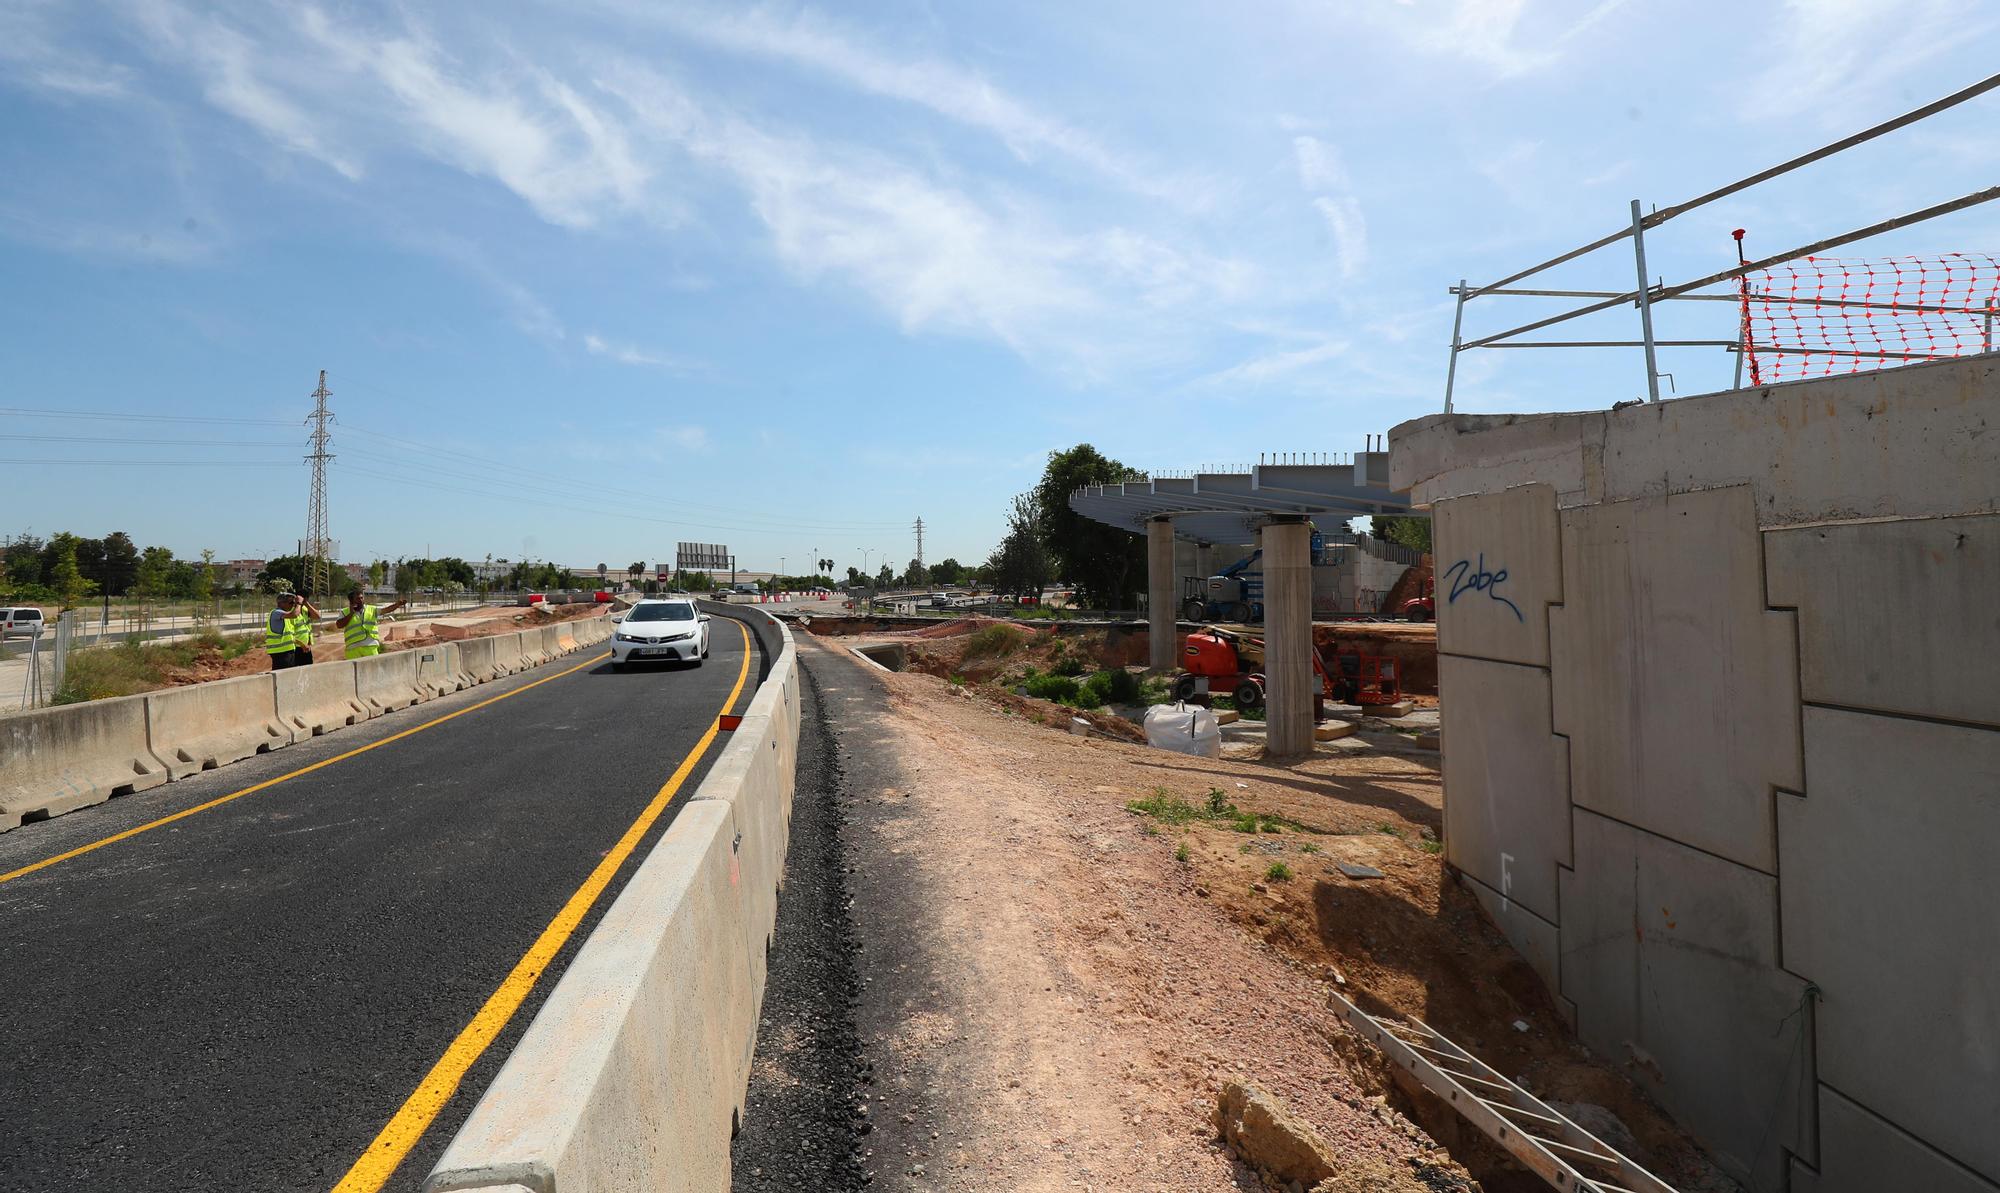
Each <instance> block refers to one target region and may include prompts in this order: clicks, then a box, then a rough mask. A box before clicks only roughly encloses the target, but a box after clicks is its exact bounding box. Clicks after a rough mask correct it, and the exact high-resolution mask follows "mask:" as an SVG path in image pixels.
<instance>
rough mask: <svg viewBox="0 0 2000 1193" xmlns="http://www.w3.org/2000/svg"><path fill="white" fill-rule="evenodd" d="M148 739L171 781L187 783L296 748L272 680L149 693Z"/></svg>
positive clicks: (258, 677)
mask: <svg viewBox="0 0 2000 1193" xmlns="http://www.w3.org/2000/svg"><path fill="white" fill-rule="evenodd" d="M140 699H141V700H144V701H145V702H146V736H147V742H148V746H149V748H150V749H151V750H152V752H153V755H154V757H156V758H158V759H159V760H160V761H161V762H163V763H165V764H166V768H167V776H168V777H169V778H172V779H184V778H186V777H187V776H189V775H192V774H195V773H196V772H198V771H205V770H214V769H215V768H216V767H218V766H228V765H229V764H230V763H232V762H241V761H242V760H243V759H245V758H249V757H251V756H252V755H255V754H264V753H269V752H270V751H272V750H276V749H280V748H282V747H284V746H289V745H291V744H292V731H291V730H290V729H288V728H286V727H285V724H284V723H283V722H282V721H280V720H278V695H277V687H276V685H275V684H273V682H272V680H271V676H269V675H244V676H239V677H238V678H236V679H223V680H216V681H215V682H213V683H198V684H189V685H188V686H187V687H184V688H168V689H166V690H165V691H161V692H148V693H146V694H145V695H144V696H141V697H140Z"/></svg>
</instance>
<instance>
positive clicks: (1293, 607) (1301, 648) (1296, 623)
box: [1263, 519, 1317, 758]
mask: <svg viewBox="0 0 2000 1193" xmlns="http://www.w3.org/2000/svg"><path fill="white" fill-rule="evenodd" d="M1263 546H1264V559H1263V565H1264V692H1265V698H1266V701H1267V704H1268V708H1267V709H1266V712H1265V721H1264V732H1265V735H1266V736H1265V749H1266V751H1267V752H1268V753H1269V754H1271V755H1272V756H1273V757H1280V758H1283V757H1291V756H1294V755H1299V754H1309V753H1311V752H1312V748H1313V696H1314V694H1315V692H1316V691H1317V689H1316V688H1315V687H1314V682H1315V680H1314V676H1313V666H1312V652H1313V640H1312V558H1311V547H1312V527H1311V526H1309V525H1308V524H1307V523H1306V522H1305V520H1304V519H1296V520H1288V521H1274V522H1272V523H1271V524H1269V525H1268V526H1266V527H1264V535H1263Z"/></svg>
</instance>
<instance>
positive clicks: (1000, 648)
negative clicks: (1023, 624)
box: [965, 625, 1025, 659]
mask: <svg viewBox="0 0 2000 1193" xmlns="http://www.w3.org/2000/svg"><path fill="white" fill-rule="evenodd" d="M1024 637H1025V635H1023V634H1022V632H1021V631H1020V630H1017V629H1015V628H1014V627H1013V626H1010V625H990V626H986V627H985V628H983V629H979V630H975V631H973V633H972V637H971V638H970V639H968V640H967V641H966V644H965V657H966V658H967V659H982V658H988V657H992V658H1005V657H1006V656H1008V655H1010V654H1013V653H1014V652H1015V651H1017V650H1019V649H1021V642H1022V640H1023V638H1024Z"/></svg>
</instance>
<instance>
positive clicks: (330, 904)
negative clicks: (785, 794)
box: [0, 617, 759, 1193]
mask: <svg viewBox="0 0 2000 1193" xmlns="http://www.w3.org/2000/svg"><path fill="white" fill-rule="evenodd" d="M712 632H713V634H714V640H713V647H712V652H713V653H712V657H711V658H710V659H709V661H708V663H707V665H706V666H704V667H701V668H687V669H675V670H667V669H656V668H647V669H644V670H635V671H631V672H627V673H624V674H616V673H613V672H612V671H611V670H610V668H609V665H608V664H607V663H606V662H605V661H604V660H605V659H606V658H608V656H606V655H604V654H602V652H600V651H598V650H595V649H591V650H586V651H584V652H580V653H578V654H575V655H571V656H568V657H566V658H564V659H560V660H557V661H555V662H552V663H550V664H548V665H546V666H544V667H541V668H539V669H537V670H535V671H532V672H529V673H527V674H525V675H518V676H513V677H509V678H508V679H504V680H501V681H498V682H496V683H490V684H484V685H481V686H479V687H476V688H473V689H470V690H469V691H465V692H460V693H458V694H456V695H454V696H448V697H445V698H444V699H441V700H436V701H432V702H430V703H428V704H421V705H418V706H417V707H415V708H411V709H405V710H402V711H400V712H396V713H393V714H390V715H389V716H386V717H382V718H378V719H377V720H374V721H371V722H369V723H367V724H366V725H365V726H356V727H353V728H349V729H346V730H344V731H342V732H340V733H337V734H332V735H330V736H327V737H323V738H319V739H316V740H315V741H313V742H310V743H305V744H301V745H297V746H293V747H290V748H288V749H284V750H279V751H277V752H275V753H272V754H269V755H265V756H262V757H260V758H257V759H253V760H250V761H246V762H243V763H239V764H238V765H236V766H231V767H226V768H223V769H221V770H218V771H214V772H211V773H209V774H206V775H202V776H199V777H197V778H195V779H191V780H189V781H187V782H182V783H172V784H168V785H166V786H164V787H161V788H158V789H156V790H154V791H150V792H145V793H142V794H139V795H133V796H126V797H122V798H120V799H117V800H113V801H112V802H111V803H109V804H104V805H100V806H98V807H95V808H89V809H85V810H83V811H79V812H75V813H72V814H70V815H68V816H63V817H59V818H57V819H55V820H51V821H47V822H44V823H40V824H33V825H27V826H24V827H23V828H21V829H18V830H16V831H14V832H11V833H7V834H4V835H0V1190H7V1191H14V1190H23V1191H25V1190H36V1191H41V1193H55V1191H60V1190H71V1189H74V1190H82V1189H92V1190H97V1189H107V1188H116V1189H132V1190H181V1189H186V1190H205V1191H206V1190H256V1191H258V1193H263V1191H267V1190H268V1191H273V1193H276V1191H283V1190H316V1191H322V1193H323V1191H325V1190H328V1189H332V1188H334V1187H335V1186H336V1184H340V1185H341V1187H342V1190H343V1193H362V1191H372V1190H373V1189H377V1188H388V1189H396V1190H413V1189H416V1188H418V1187H419V1185H420V1184H421V1183H422V1181H423V1178H424V1176H425V1175H426V1174H427V1173H428V1172H429V1170H430V1168H431V1165H432V1164H433V1163H435V1161H436V1158H437V1156H438V1154H439V1153H440V1152H441V1151H442V1149H443V1147H444V1145H445V1143H446V1142H448V1141H449V1139H450V1137H451V1134H452V1132H454V1131H455V1130H456V1129H457V1127H458V1125H459V1123H460V1122H461V1121H463V1119H464V1117H465V1115H466V1113H467V1112H468V1111H469V1110H470V1109H471V1107H472V1105H473V1103H474V1102H476V1101H477V1099H478V1096H479V1094H480V1092H481V1091H483V1090H484V1089H485V1087H486V1085H487V1083H488V1082H489V1081H490V1080H491V1079H492V1077H493V1074H494V1073H495V1072H496V1071H497V1070H498V1068H499V1065H500V1063H501V1062H502V1061H503V1060H504V1058H505V1056H506V1054H507V1052H508V1051H509V1050H510V1049H511V1048H512V1046H513V1043H514V1041H515V1040H516V1039H518V1038H519V1035H520V1033H521V1031H522V1029H523V1028H524V1027H525V1026H526V1025H527V1023H528V1021H529V1020H530V1019H531V1018H532V1017H533V1015H534V1012H535V1010H536V1009H537V1008H538V1007H539V1006H540V1003H541V1001H542V998H543V997H544V996H545V995H546V994H547V991H548V989H549V988H550V986H551V985H553V982H554V979H555V977H557V976H559V974H560V972H561V969H562V968H563V966H564V965H566V964H567V963H568V960H569V957H570V956H571V955H573V953H574V951H575V949H576V948H577V946H578V945H579V944H580V943H581V942H582V940H583V939H584V937H585V936H587V935H588V934H589V931H590V929H591V927H592V926H593V925H594V924H595V922H596V920H597V918H598V916H599V915H601V914H602V912H603V910H604V908H605V907H607V906H609V904H610V902H611V900H612V899H613V898H614V897H615V896H616V894H617V891H618V889H619V888H620V887H622V885H623V882H624V880H625V878H626V877H627V875H628V874H629V873H630V871H631V870H632V868H633V866H634V865H635V863H636V858H638V857H641V856H643V855H644V851H645V849H646V848H647V847H648V846H650V844H651V842H652V840H653V839H655V838H656V837H657V836H658V834H659V833H660V832H661V831H662V830H663V829H664V827H665V826H666V825H667V824H668V823H669V822H670V821H671V820H672V818H673V815H674V813H675V812H676V811H677V810H678V808H679V807H680V805H681V803H682V802H684V801H685V799H686V797H687V795H689V794H691V793H692V792H693V791H694V790H695V788H696V787H697V786H698V785H699V783H700V781H701V778H702V776H703V775H704V774H705V773H706V771H707V767H708V764H709V762H710V761H712V759H713V756H714V754H715V753H716V752H717V751H718V750H719V749H720V748H721V747H720V743H712V744H709V745H708V746H707V747H706V749H704V750H703V752H702V755H701V758H700V761H699V765H698V766H697V767H696V769H695V770H694V771H693V773H692V774H691V775H689V777H688V778H687V780H686V782H685V783H684V784H683V785H682V786H681V787H680V788H679V790H678V792H677V793H676V794H675V796H674V798H673V800H672V802H671V803H670V804H668V805H667V806H666V810H665V812H664V813H663V814H660V815H659V816H658V819H657V820H656V821H655V822H654V823H653V824H652V825H651V827H650V829H649V830H648V831H647V832H646V833H645V834H644V836H643V837H640V838H637V839H636V845H637V847H636V848H634V849H632V850H631V852H630V856H627V857H625V859H624V861H623V862H622V864H619V865H618V869H617V872H616V875H615V877H614V878H613V879H612V882H611V884H610V886H609V887H608V888H607V889H606V890H605V891H604V893H603V895H602V896H601V897H600V898H598V899H597V900H596V901H595V903H594V904H592V905H591V906H590V909H589V911H588V912H587V913H586V914H585V915H584V916H583V918H582V920H581V922H580V924H578V925H577V927H576V929H575V931H574V932H573V933H572V934H570V935H569V936H568V937H567V938H566V939H563V938H561V937H560V934H559V933H558V934H557V935H556V936H554V937H551V936H548V935H546V930H548V929H549V928H550V926H551V923H552V921H556V920H557V919H558V913H559V912H561V911H562V910H563V909H564V908H565V905H566V904H569V903H570V901H571V900H572V896H574V895H575V894H576V893H577V892H578V890H579V888H580V887H583V886H584V885H585V883H586V880H587V879H588V878H589V876H590V875H591V873H592V871H593V870H594V869H595V868H597V867H598V866H599V865H600V864H601V863H604V862H605V860H606V858H607V855H616V854H617V853H618V850H617V848H616V847H617V846H618V844H619V842H620V840H621V837H622V836H624V835H625V834H627V833H628V831H630V830H632V828H633V826H634V824H635V821H636V820H637V819H639V818H640V817H641V816H642V815H643V814H644V813H645V812H646V810H647V809H648V806H649V805H656V804H657V803H658V801H659V798H660V796H661V794H662V787H663V785H664V784H666V783H667V781H668V779H669V777H670V776H671V775H672V774H673V772H674V771H675V769H676V767H678V766H679V765H680V764H681V762H682V760H683V759H684V758H686V757H687V756H688V755H689V754H690V752H691V751H694V750H695V749H697V748H698V747H699V746H700V743H701V742H702V739H703V738H704V736H705V735H706V734H708V732H709V730H710V727H711V726H712V725H713V723H714V721H715V717H716V715H717V714H718V713H719V712H722V711H723V710H724V705H725V701H726V700H729V699H730V693H731V691H732V688H733V687H735V686H736V685H737V684H738V683H739V681H740V684H741V689H740V691H739V692H738V693H737V695H736V696H735V698H734V700H733V701H731V702H730V704H729V707H730V708H732V709H736V710H740V709H741V708H742V707H744V706H745V705H747V704H748V703H749V700H750V697H751V695H752V692H753V690H754V688H755V687H756V684H757V679H758V671H759V669H758V666H757V654H756V652H757V649H758V648H757V646H756V645H755V640H754V637H753V636H751V635H748V634H746V633H744V632H742V630H741V627H740V626H739V624H738V623H736V622H733V621H730V620H727V619H724V618H721V617H718V618H716V619H715V621H714V622H713V623H712ZM746 652H747V654H748V657H747V658H746ZM566 672H567V673H566ZM544 681H545V682H544ZM510 693H511V694H510ZM482 705H483V706H482ZM460 710H468V711H463V712H462V715H459V716H456V717H453V718H452V719H450V720H447V721H444V722H442V723H439V724H436V725H434V726H432V727H430V728H427V729H424V730H422V731H420V732H417V733H414V734H410V735H408V736H404V737H400V738H398V739H396V740H386V739H390V738H392V737H394V735H397V734H400V733H403V732H404V731H405V730H409V729H412V728H414V727H416V726H419V725H423V724H426V723H428V722H432V721H436V720H437V719H438V718H439V717H442V716H446V715H447V714H451V713H454V712H459V711H460ZM378 742H379V743H381V744H380V745H377V746H376V747H375V748H373V749H369V750H366V751H365V752H362V753H359V754H356V755H353V756H351V757H345V758H340V757H339V756H340V755H343V754H348V753H349V752H351V751H354V750H357V749H359V748H361V747H364V746H369V745H370V744H371V743H378ZM329 759H338V760H337V761H331V762H329V763H328V764H327V765H325V766H324V767H322V768H320V769H318V770H315V771H313V772H311V773H309V774H303V775H297V776H296V777H292V778H286V779H283V780H282V781H279V782H276V783H275V784H272V785H270V786H268V787H264V788H262V789H261V790H256V791H252V792H250V793H248V794H245V795H242V796H241V797H239V798H236V799H234V800H231V801H229V802H227V803H223V804H220V805H218V806H213V807H208V808H205V809H202V810H199V811H194V812H192V813H191V814H189V815H187V816H185V817H184V818H182V819H180V820H177V821H174V822H172V823H169V824H166V825H160V826H158V827H153V828H149V829H145V830H144V831H140V832H138V833H136V834H135V835H132V836H130V837H127V838H124V839H120V840H115V841H110V842H108V843H104V844H101V845H100V846H99V847H97V848H94V849H90V850H89V851H88V852H83V853H80V854H78V855H77V856H72V857H68V858H66V859H64V860H60V861H56V862H55V863H54V864H51V865H48V866H46V867H44V868H41V869H37V870H34V871H32V872H30V873H25V874H22V873H19V872H20V870H21V869H22V868H23V867H27V866H32V865H34V864H35V863H38V862H42V861H45V860H47V859H50V858H54V857H58V856H60V855H62V854H64V853H66V852H68V851H71V850H77V849H80V848H85V847H89V846H92V845H94V844H98V843H100V842H105V840H106V838H109V837H111V836H113V835H114V834H117V833H120V832H124V831H126V830H130V829H135V828H140V827H141V826H145V825H148V824H151V823H153V822H156V821H158V820H159V819H160V818H161V817H164V816H169V815H172V814H174V813H177V812H181V811H183V810H187V809H194V808H197V807H198V806H199V805H202V804H204V803H207V802H208V801H212V800H216V799H218V798H220V797H225V796H229V795H231V794H232V793H235V792H239V791H243V790H244V789H246V788H249V787H252V786H254V785H256V784H259V783H264V782H266V781H268V780H272V779H277V778H279V777H280V776H284V775H287V774H290V773H291V772H295V771H297V770H298V769H300V768H301V767H305V766H309V765H311V764H313V763H318V762H322V761H326V760H329ZM628 844H630V842H628ZM571 909H572V910H574V907H573V906H572V908H571ZM538 938H539V939H540V940H541V943H542V944H543V946H544V947H545V948H546V947H551V942H552V941H553V940H556V939H563V943H562V944H561V946H560V948H559V949H557V950H556V951H555V952H554V954H553V960H552V961H551V962H550V963H549V964H548V966H547V968H546V970H542V971H540V972H537V969H538V967H537V966H536V965H535V964H534V963H532V962H531V963H530V964H529V965H528V966H526V967H525V968H524V969H523V970H521V971H520V972H518V973H516V972H515V971H516V967H517V966H518V965H520V964H521V963H522V962H523V959H524V957H528V956H529V955H530V952H531V949H532V948H533V947H534V946H535V945H536V944H537V942H538ZM510 973H513V974H514V975H515V976H514V980H513V982H512V985H511V986H510V987H505V988H504V989H503V984H505V983H507V982H508V980H509V977H510ZM529 980H532V985H528V981H529ZM524 987H525V988H526V991H527V993H526V999H525V1001H524V1002H520V1003H519V1006H518V1010H515V1011H514V1012H513V1013H512V1014H511V1015H510V1016H507V1017H506V1018H505V1020H504V1027H501V1028H500V1029H499V1031H498V1034H497V1036H493V1037H490V1043H487V1041H485V1040H479V1039H473V1040H471V1041H470V1042H468V1041H467V1038H466V1037H465V1036H463V1035H462V1033H463V1032H471V1031H476V1030H477V1027H478V1023H479V1022H490V1021H491V1015H490V1014H488V1015H482V1016H480V1018H479V1020H478V1021H475V1013H476V1012H479V1011H480V1009H481V1007H482V1006H486V1005H488V1004H489V999H493V1000H495V1005H503V1006H504V1005H506V1004H508V1002H509V998H508V995H507V993H506V990H507V989H511V990H512V991H514V993H515V994H517V995H518V993H519V992H520V990H521V989H523V988H524ZM496 991H501V993H500V994H498V995H496ZM469 1025H470V1026H469ZM482 1043H487V1046H485V1047H484V1048H483V1050H482V1049H481V1048H480V1047H479V1045H480V1044H482ZM468 1060H469V1062H470V1063H469V1068H464V1069H463V1077H462V1080H461V1081H459V1083H458V1084H457V1086H456V1092H451V1091H452V1088H453V1087H452V1084H451V1082H450V1080H449V1077H450V1076H453V1075H456V1071H455V1070H454V1065H455V1064H456V1065H462V1064H463V1063H464V1062H466V1061H468ZM434 1066H438V1069H436V1070H434ZM420 1089H422V1090H425V1091H430V1092H436V1093H438V1094H439V1095H440V1098H441V1100H442V1101H443V1105H442V1108H441V1110H438V1111H437V1113H436V1116H435V1118H434V1119H432V1118H430V1117H429V1115H428V1114H427V1113H424V1112H422V1111H421V1108H420V1106H419V1104H420V1103H422V1102H423V1098H422V1097H421V1096H419V1097H414V1098H413V1094H417V1093H418V1091H419V1090H420ZM406 1101H407V1102H409V1103H410V1106H408V1107H406ZM413 1108H416V1109H414V1110H413ZM399 1109H400V1110H401V1111H402V1113H401V1114H399ZM392 1120H394V1121H395V1123H396V1125H395V1127H394V1130H393V1131H391V1132H386V1133H385V1126H388V1125H389V1124H391V1122H392ZM378 1135H383V1136H385V1137H384V1138H381V1139H378ZM364 1153H369V1154H371V1155H372V1156H373V1157H374V1159H373V1160H372V1161H371V1162H370V1163H367V1164H363V1165H362V1166H361V1167H360V1168H359V1169H356V1168H355V1166H356V1163H357V1160H359V1159H360V1158H361V1157H363V1155H364ZM351 1170H352V1171H351ZM343 1178H345V1180H343Z"/></svg>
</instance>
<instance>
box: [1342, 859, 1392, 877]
mask: <svg viewBox="0 0 2000 1193" xmlns="http://www.w3.org/2000/svg"><path fill="white" fill-rule="evenodd" d="M1334 868H1335V869H1337V870H1339V871H1340V872H1341V873H1342V874H1345V875H1347V876H1348V877H1349V878H1387V877H1388V875H1387V874H1384V873H1383V872H1382V871H1380V870H1377V869H1376V868H1375V867H1373V866H1362V865H1357V864H1355V863H1354V862H1335V863H1334Z"/></svg>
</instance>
